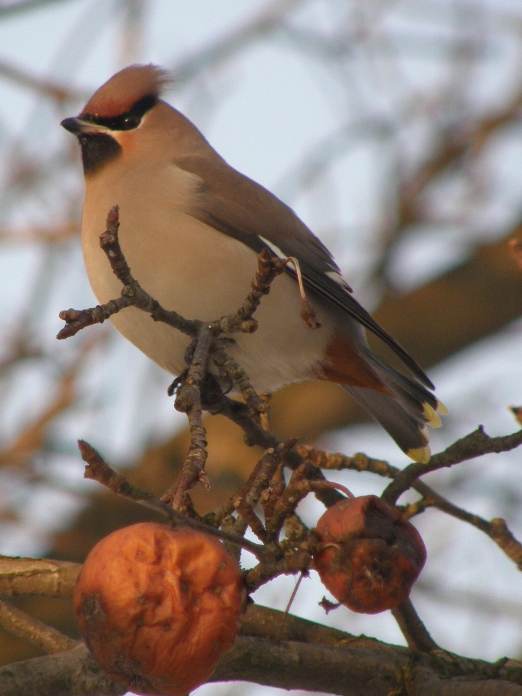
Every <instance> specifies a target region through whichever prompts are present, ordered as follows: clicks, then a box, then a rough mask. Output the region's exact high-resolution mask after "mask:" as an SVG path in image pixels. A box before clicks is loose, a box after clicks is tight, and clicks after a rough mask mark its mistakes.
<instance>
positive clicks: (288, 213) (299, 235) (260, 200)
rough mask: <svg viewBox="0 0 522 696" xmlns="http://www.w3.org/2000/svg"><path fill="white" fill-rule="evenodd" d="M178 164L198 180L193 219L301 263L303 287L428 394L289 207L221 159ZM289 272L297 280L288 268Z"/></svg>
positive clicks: (408, 360) (423, 378)
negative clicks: (370, 336)
mask: <svg viewBox="0 0 522 696" xmlns="http://www.w3.org/2000/svg"><path fill="white" fill-rule="evenodd" d="M176 165H177V166H179V167H181V168H182V169H184V170H186V171H189V172H191V173H193V174H195V175H196V176H198V177H199V178H200V179H201V187H200V190H199V192H198V193H197V195H196V199H195V200H194V204H193V207H192V209H191V211H190V212H191V214H192V215H194V217H197V218H198V219H200V220H202V221H203V222H206V223H207V224H209V225H212V226H213V227H215V228H216V229H218V230H220V231H221V232H223V233H225V234H228V235H230V236H232V237H234V238H235V239H238V240H239V241H240V242H242V243H243V244H246V245H247V246H249V247H250V248H251V249H253V250H254V251H255V252H256V253H259V252H260V251H261V250H262V249H264V248H269V249H270V250H271V251H272V253H275V250H274V247H276V248H277V249H280V250H281V252H282V253H283V254H284V255H285V256H293V257H295V258H296V259H297V260H298V261H299V264H300V267H301V272H302V274H303V278H304V282H305V285H306V287H307V288H308V289H309V290H310V291H312V292H313V293H315V294H316V295H317V296H319V297H320V298H323V299H327V300H329V301H330V302H333V303H334V304H335V305H337V307H339V308H340V309H341V310H343V311H345V312H346V313H347V314H349V315H350V316H351V317H353V318H354V319H356V320H357V321H358V322H359V323H360V324H362V325H363V326H364V327H366V328H367V329H368V330H369V331H371V332H372V333H374V334H375V335H376V336H378V337H379V338H380V339H381V340H382V341H384V343H386V344H387V345H388V346H389V347H390V348H391V349H392V350H393V351H394V352H395V353H396V355H397V356H398V357H399V358H400V359H401V360H402V362H403V363H404V365H406V367H408V368H409V370H411V372H412V374H414V375H415V377H417V379H418V380H419V381H420V382H421V383H422V384H425V385H426V386H427V387H429V388H430V389H433V388H434V386H433V384H432V383H431V381H430V380H429V378H428V377H427V375H426V374H425V372H424V371H423V370H422V368H421V367H420V366H419V365H418V364H417V363H416V362H415V360H414V359H413V358H412V357H411V356H410V355H409V354H408V353H407V352H406V351H405V350H404V348H402V346H401V345H400V344H399V343H397V341H395V339H393V338H392V337H391V336H390V335H389V334H388V333H387V332H386V331H385V330H384V329H383V328H381V327H380V326H379V324H377V322H376V321H375V320H374V319H373V318H372V317H371V316H370V314H369V313H368V312H367V311H366V310H365V309H364V308H363V307H362V306H361V305H360V304H359V303H358V302H357V300H355V299H354V297H353V296H352V295H351V294H350V292H351V291H350V288H349V286H348V285H344V284H343V283H340V282H338V281H337V280H335V279H334V277H332V276H331V275H330V274H333V273H339V268H338V267H337V265H336V264H335V261H334V260H333V258H332V256H331V254H330V252H329V251H328V249H327V248H326V247H325V246H324V245H323V244H322V243H321V242H320V240H319V239H317V237H316V236H315V235H314V234H313V233H312V232H311V231H310V230H309V229H308V227H306V225H305V224H304V223H303V222H302V221H301V220H300V219H299V218H298V217H297V215H296V214H295V213H294V212H293V211H292V209H291V208H289V207H288V206H287V205H285V204H284V203H282V202H281V201H280V200H279V199H278V198H276V197H275V196H274V195H273V194H272V193H270V191H268V190H267V189H265V188H263V187H262V186H261V185H260V184H257V183H256V182H255V181H252V180H251V179H248V178H247V177H245V176H243V175H242V174H240V173H239V172H237V171H236V170H234V169H232V168H231V167H229V166H228V165H227V164H226V163H225V162H224V160H221V159H220V158H216V159H209V158H207V157H203V156H190V157H184V158H182V159H180V160H178V161H176ZM287 271H288V273H290V274H292V275H295V271H293V269H292V268H291V267H287Z"/></svg>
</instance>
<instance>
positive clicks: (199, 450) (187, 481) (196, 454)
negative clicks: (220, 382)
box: [161, 325, 213, 510]
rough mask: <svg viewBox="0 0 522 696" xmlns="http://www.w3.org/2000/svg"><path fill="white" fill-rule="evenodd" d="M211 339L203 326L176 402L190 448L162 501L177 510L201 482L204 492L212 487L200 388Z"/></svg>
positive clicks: (208, 327)
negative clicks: (185, 420)
mask: <svg viewBox="0 0 522 696" xmlns="http://www.w3.org/2000/svg"><path fill="white" fill-rule="evenodd" d="M212 339H213V333H212V328H211V327H210V326H209V325H203V326H202V327H201V328H200V331H199V335H198V339H197V344H196V350H195V351H194V355H193V357H192V361H191V363H190V367H189V369H188V372H187V376H186V377H185V379H184V380H183V382H182V384H181V387H180V388H179V391H178V394H177V397H176V401H175V406H176V409H177V410H178V411H181V412H183V413H186V414H187V418H188V421H189V428H190V448H189V451H188V454H187V456H186V458H185V462H184V463H183V469H182V471H181V476H180V478H179V481H178V482H177V484H176V485H175V486H174V487H173V488H171V489H169V490H168V491H167V492H166V493H165V494H164V495H163V496H162V498H161V499H162V500H163V501H164V502H165V503H169V504H171V505H172V507H173V508H174V509H175V510H181V509H182V507H183V503H184V499H185V494H186V492H187V491H189V490H190V489H191V488H192V487H193V486H195V485H196V483H197V482H198V481H199V483H201V484H202V485H203V486H204V488H209V487H210V483H209V481H208V477H207V475H206V474H205V462H206V460H207V439H206V438H207V434H206V431H205V428H204V426H203V408H202V406H201V388H202V384H203V380H204V379H205V375H206V374H207V366H208V361H209V357H210V351H211V349H212Z"/></svg>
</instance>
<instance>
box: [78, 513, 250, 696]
mask: <svg viewBox="0 0 522 696" xmlns="http://www.w3.org/2000/svg"><path fill="white" fill-rule="evenodd" d="M244 603H245V590H244V585H243V580H242V575H241V570H240V568H239V565H238V563H237V562H236V560H235V559H234V558H233V557H232V556H231V555H230V554H229V553H228V551H227V550H226V549H225V547H224V546H223V544H222V543H221V542H220V541H218V540H217V539H216V538H214V537H211V536H208V535H206V534H203V533H201V532H198V531H193V530H190V529H187V528H176V529H171V528H169V527H166V526H165V525H162V524H155V523H149V522H144V523H141V524H135V525H132V526H130V527H125V528H124V529H120V530H118V531H116V532H113V533H112V534H109V536H107V537H105V538H104V539H102V540H101V541H100V542H99V543H98V544H97V545H96V546H95V547H94V548H93V549H92V551H91V552H90V554H89V556H88V557H87V560H86V561H85V564H84V566H83V568H82V570H81V572H80V575H79V576H78V580H77V583H76V587H75V591H74V610H75V614H76V618H77V621H78V625H79V628H80V633H81V635H82V637H83V639H84V640H85V642H86V644H87V647H88V648H89V650H90V652H91V654H92V655H93V657H94V658H95V659H96V660H97V662H99V663H100V664H101V665H102V666H103V667H104V668H105V669H106V670H107V672H109V674H110V676H111V677H112V679H113V680H114V681H117V682H119V683H123V684H124V685H125V686H126V688H127V689H129V690H131V691H133V692H134V693H137V694H164V695H167V696H182V695H184V694H187V693H189V692H190V691H192V690H193V689H195V688H196V687H197V686H199V685H200V684H202V683H203V682H205V681H206V680H207V679H208V678H209V677H210V675H211V674H212V672H213V671H214V670H215V668H216V666H217V663H218V660H219V658H220V656H221V655H222V654H223V653H224V652H225V651H227V650H228V649H229V648H230V647H231V646H232V644H233V643H234V640H235V639H236V636H237V633H238V630H239V624H240V618H241V614H242V612H243V608H244Z"/></svg>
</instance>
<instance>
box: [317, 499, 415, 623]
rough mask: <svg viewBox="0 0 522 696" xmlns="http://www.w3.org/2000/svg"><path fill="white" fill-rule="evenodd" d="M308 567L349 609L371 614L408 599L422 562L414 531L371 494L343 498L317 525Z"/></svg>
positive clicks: (400, 516) (409, 524) (393, 508)
mask: <svg viewBox="0 0 522 696" xmlns="http://www.w3.org/2000/svg"><path fill="white" fill-rule="evenodd" d="M317 534H318V536H319V539H320V544H319V547H318V551H317V553H316V554H315V555H314V567H315V569H316V570H317V572H318V573H319V576H320V578H321V581H322V583H323V585H324V586H325V587H326V589H327V590H328V591H329V592H331V594H332V595H333V596H334V597H335V598H336V599H337V601H338V602H340V603H341V604H344V605H345V606H347V607H348V608H349V609H351V610H352V611H356V612H361V613H364V614H377V613H379V612H381V611H385V610H386V609H392V608H393V607H396V606H398V605H399V604H401V602H403V601H404V600H405V599H407V598H408V596H409V594H410V591H411V588H412V585H413V583H414V582H415V580H416V579H417V578H418V576H419V573H420V572H421V570H422V567H423V566H424V563H425V561H426V548H425V546H424V543H423V541H422V538H421V536H420V534H419V532H418V531H417V530H416V529H415V527H414V526H413V525H412V524H411V523H410V522H408V521H407V520H405V519H404V518H403V516H402V514H401V512H400V511H399V510H397V508H395V507H392V506H391V505H388V503H385V502H384V501H383V500H381V499H380V498H378V497H377V496H375V495H365V496H361V497H358V498H347V499H346V500H342V501H341V502H339V503H336V504H335V505H333V506H332V507H331V508H329V509H328V510H327V511H326V512H325V513H324V514H323V516H322V517H321V518H320V519H319V521H318V523H317Z"/></svg>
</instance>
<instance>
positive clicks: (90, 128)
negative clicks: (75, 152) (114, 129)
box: [60, 117, 106, 135]
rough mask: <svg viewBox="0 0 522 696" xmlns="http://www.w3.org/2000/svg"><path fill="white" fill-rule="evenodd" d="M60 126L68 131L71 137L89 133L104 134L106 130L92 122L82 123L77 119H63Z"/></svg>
mask: <svg viewBox="0 0 522 696" xmlns="http://www.w3.org/2000/svg"><path fill="white" fill-rule="evenodd" d="M60 125H61V126H63V127H64V128H65V130H68V131H69V133H72V134H73V135H87V134H89V133H101V132H105V130H106V128H104V126H100V125H98V124H97V123H92V121H83V120H82V119H81V118H79V117H72V118H64V120H63V121H62V122H61V123H60Z"/></svg>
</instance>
